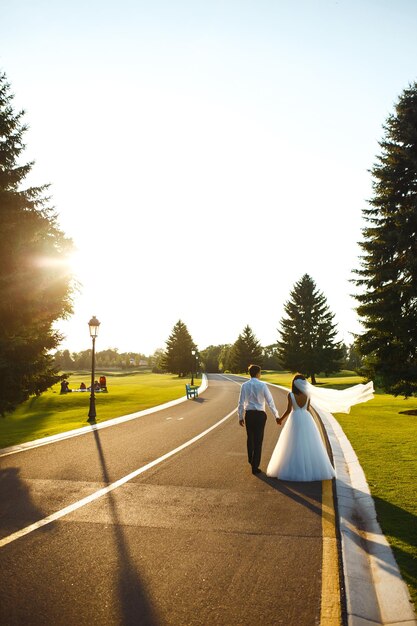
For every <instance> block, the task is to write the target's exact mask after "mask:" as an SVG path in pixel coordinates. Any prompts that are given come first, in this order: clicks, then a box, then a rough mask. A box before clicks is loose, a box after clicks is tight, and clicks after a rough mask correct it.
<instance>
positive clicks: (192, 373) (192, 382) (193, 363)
mask: <svg viewBox="0 0 417 626" xmlns="http://www.w3.org/2000/svg"><path fill="white" fill-rule="evenodd" d="M191 354H192V357H193V362H192V365H191V384H192V385H194V365H195V350H191Z"/></svg>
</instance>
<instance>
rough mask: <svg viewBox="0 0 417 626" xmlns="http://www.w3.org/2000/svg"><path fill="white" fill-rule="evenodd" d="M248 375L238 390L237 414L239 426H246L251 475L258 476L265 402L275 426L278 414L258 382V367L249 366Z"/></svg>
mask: <svg viewBox="0 0 417 626" xmlns="http://www.w3.org/2000/svg"><path fill="white" fill-rule="evenodd" d="M249 374H250V380H247V381H246V382H245V383H243V385H242V386H241V388H240V396H239V404H238V407H237V414H238V417H239V424H240V425H241V426H245V425H246V434H247V446H248V461H249V463H250V464H251V466H252V474H259V472H260V471H261V470H260V469H259V463H260V462H261V452H262V441H263V438H264V430H265V423H266V413H265V402H267V404H268V406H269V408H270V409H271V411H272V413H273V414H274V415H275V419H276V420H277V424H279V414H278V411H277V409H276V408H275V404H274V400H273V398H272V395H271V392H270V391H269V389H268V387H267V385H266V384H265V383H261V381H260V380H259V379H260V377H261V368H260V367H259V365H251V366H250V367H249Z"/></svg>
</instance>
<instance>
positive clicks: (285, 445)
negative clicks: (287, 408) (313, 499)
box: [266, 392, 335, 482]
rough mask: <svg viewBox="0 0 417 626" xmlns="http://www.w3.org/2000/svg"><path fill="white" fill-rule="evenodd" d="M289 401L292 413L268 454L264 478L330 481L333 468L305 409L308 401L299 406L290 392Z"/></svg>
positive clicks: (333, 473)
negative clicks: (269, 454)
mask: <svg viewBox="0 0 417 626" xmlns="http://www.w3.org/2000/svg"><path fill="white" fill-rule="evenodd" d="M290 398H291V402H292V412H291V413H290V415H289V417H288V419H287V422H286V424H285V426H284V428H283V429H282V433H281V436H280V438H279V439H278V443H277V445H276V446H275V449H274V451H273V453H272V456H271V460H270V461H269V464H268V467H267V470H266V473H267V476H271V477H274V478H279V479H280V480H292V481H303V482H304V481H311V480H327V479H331V478H333V477H334V476H335V471H334V468H333V466H332V464H331V463H330V459H329V455H328V454H327V450H326V448H325V447H324V444H323V440H322V438H321V435H320V432H319V429H318V427H317V425H316V423H315V421H314V418H313V416H312V415H311V413H309V411H308V410H307V406H308V400H309V399H308V398H307V400H306V403H305V404H304V406H302V407H300V406H298V404H297V401H296V399H295V396H294V394H293V393H292V392H291V393H290Z"/></svg>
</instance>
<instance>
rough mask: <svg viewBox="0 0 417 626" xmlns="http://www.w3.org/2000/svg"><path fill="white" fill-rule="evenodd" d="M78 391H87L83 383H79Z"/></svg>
mask: <svg viewBox="0 0 417 626" xmlns="http://www.w3.org/2000/svg"><path fill="white" fill-rule="evenodd" d="M80 390H81V391H86V390H87V387H86V386H85V383H81V385H80Z"/></svg>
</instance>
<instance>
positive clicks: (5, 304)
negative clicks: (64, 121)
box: [0, 74, 72, 414]
mask: <svg viewBox="0 0 417 626" xmlns="http://www.w3.org/2000/svg"><path fill="white" fill-rule="evenodd" d="M12 100H13V95H12V94H11V93H10V86H9V84H8V83H7V81H6V76H5V74H0V413H1V414H4V413H5V412H6V411H10V410H12V409H13V408H15V407H16V406H17V405H18V404H19V403H20V402H23V401H24V400H26V399H27V398H28V397H29V396H30V395H32V394H39V393H41V392H42V391H44V390H45V389H47V388H48V387H50V386H51V385H52V384H53V383H55V382H57V381H58V380H59V379H60V377H59V376H57V374H56V371H55V370H54V366H53V357H52V356H51V354H50V352H51V350H53V349H54V348H56V347H57V345H58V344H59V342H60V341H61V339H62V337H61V335H60V334H59V333H58V332H57V331H56V330H54V329H53V324H54V322H56V321H57V320H58V319H60V318H62V317H67V316H68V315H69V314H70V312H71V291H72V287H71V277H70V275H69V270H68V266H67V265H66V264H65V256H66V254H67V253H69V252H70V251H71V242H70V241H69V240H68V239H67V238H65V236H64V234H63V233H62V232H61V230H60V229H59V228H58V225H57V217H56V215H55V214H54V213H53V210H52V209H51V208H50V207H48V201H49V199H48V198H47V197H46V196H45V193H46V190H47V187H48V186H47V185H44V186H42V187H28V188H26V189H24V188H23V184H24V179H25V178H26V177H27V175H28V174H29V172H30V171H31V169H32V166H33V163H26V164H23V165H22V164H21V163H20V161H19V159H20V156H21V153H22V152H23V150H24V148H25V146H24V143H23V136H24V133H25V131H26V130H27V127H26V126H25V125H24V124H23V122H22V118H23V115H24V112H23V111H20V112H18V113H15V112H14V111H13V108H12Z"/></svg>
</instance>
